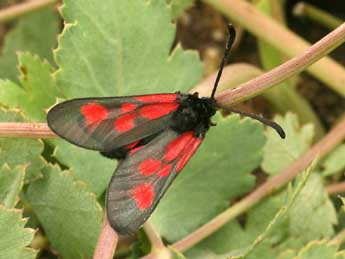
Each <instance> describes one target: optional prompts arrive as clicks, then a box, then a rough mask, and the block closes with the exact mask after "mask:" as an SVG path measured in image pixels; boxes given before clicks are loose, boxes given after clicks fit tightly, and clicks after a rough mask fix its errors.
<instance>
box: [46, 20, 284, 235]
mask: <svg viewBox="0 0 345 259" xmlns="http://www.w3.org/2000/svg"><path fill="white" fill-rule="evenodd" d="M235 35H236V32H235V30H234V28H233V27H232V26H231V25H229V39H228V42H227V45H226V47H225V51H224V56H223V59H222V62H221V64H220V68H219V71H218V74H217V78H216V81H215V84H214V87H213V90H212V94H211V96H210V97H202V98H200V97H199V96H198V93H194V94H183V93H180V92H176V93H163V94H161V93H159V94H149V95H137V96H124V97H91V98H80V99H72V100H67V101H65V102H62V103H59V104H57V105H56V106H54V107H53V108H51V109H50V111H49V112H48V115H47V121H48V125H49V127H50V128H51V130H52V131H54V132H55V133H56V134H57V135H59V136H60V137H61V138H63V139H65V140H67V141H69V142H71V143H73V144H75V145H77V146H80V147H83V148H87V149H91V150H96V151H99V152H100V153H101V154H102V155H103V156H106V157H108V158H112V159H118V160H119V163H118V166H117V168H116V170H115V172H114V174H113V176H112V178H111V181H110V184H109V187H108V190H107V195H106V211H107V217H108V221H109V223H110V225H111V226H112V228H114V230H116V231H117V232H118V233H120V234H129V233H133V232H135V231H136V230H137V229H138V228H139V227H140V226H141V225H142V224H143V223H144V222H145V221H146V220H147V219H148V217H149V216H150V215H151V213H152V212H153V210H154V209H155V207H156V206H157V205H158V203H159V201H160V199H161V198H162V196H163V195H164V194H165V192H166V191H167V189H168V187H169V186H170V185H171V183H172V182H173V180H174V179H175V177H176V176H177V175H178V174H179V173H180V172H181V171H182V169H183V168H184V166H185V165H186V163H187V162H188V161H189V159H190V158H191V157H192V156H193V154H194V153H195V152H196V150H197V149H198V147H199V146H200V144H201V143H202V141H203V139H204V138H205V135H206V133H207V131H208V130H209V128H210V126H213V125H214V124H213V123H212V121H211V117H212V116H213V115H214V114H215V113H216V111H217V110H219V109H225V110H226V111H230V112H237V113H240V114H242V115H245V116H249V117H251V118H254V119H257V120H259V121H261V122H262V123H264V124H266V125H268V126H271V127H273V128H274V129H275V130H276V131H277V132H278V134H279V135H280V136H281V137H282V138H284V137H285V133H284V131H283V129H282V128H281V127H280V126H279V125H278V124H276V123H275V122H273V121H269V120H267V119H264V118H262V117H259V116H257V115H254V114H250V113H245V112H241V111H236V110H233V109H229V108H221V107H220V106H219V105H218V104H217V102H216V100H215V98H214V96H215V93H216V89H217V86H218V82H219V79H220V77H221V74H222V71H223V67H224V64H225V63H226V61H227V58H228V55H229V52H230V49H231V46H232V45H233V42H234V39H235ZM90 163H92V161H90Z"/></svg>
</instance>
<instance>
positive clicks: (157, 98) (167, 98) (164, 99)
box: [133, 94, 177, 103]
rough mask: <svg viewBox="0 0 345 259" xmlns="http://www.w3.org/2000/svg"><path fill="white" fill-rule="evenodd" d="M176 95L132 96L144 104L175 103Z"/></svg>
mask: <svg viewBox="0 0 345 259" xmlns="http://www.w3.org/2000/svg"><path fill="white" fill-rule="evenodd" d="M176 97H177V95H176V94H152V95H142V96H134V97H133V98H134V99H136V100H137V101H139V102H144V103H169V102H174V101H176Z"/></svg>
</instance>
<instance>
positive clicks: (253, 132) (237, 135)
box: [151, 115, 265, 241]
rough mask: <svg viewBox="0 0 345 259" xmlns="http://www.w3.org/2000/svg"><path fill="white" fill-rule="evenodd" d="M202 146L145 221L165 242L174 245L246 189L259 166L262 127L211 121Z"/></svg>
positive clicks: (217, 118)
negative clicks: (215, 123)
mask: <svg viewBox="0 0 345 259" xmlns="http://www.w3.org/2000/svg"><path fill="white" fill-rule="evenodd" d="M214 121H216V122H217V126H216V127H213V128H212V129H210V131H209V132H208V134H207V136H206V138H205V140H204V143H202V145H201V147H200V149H199V150H198V151H197V153H196V154H195V155H194V156H193V157H192V159H191V161H190V162H189V163H188V164H187V166H186V168H185V169H184V170H183V172H182V173H181V175H180V176H179V177H178V178H177V179H176V180H175V181H174V183H173V184H172V186H171V188H170V189H169V190H168V192H167V194H166V196H164V198H163V199H162V201H161V203H160V204H159V206H158V208H157V209H156V211H155V212H154V214H153V216H152V217H151V223H153V224H154V225H155V228H156V229H157V231H158V232H160V233H161V234H162V235H163V236H164V237H165V238H167V239H168V240H169V241H176V240H178V239H180V238H181V237H183V236H185V235H187V234H188V233H190V232H191V231H193V230H195V229H196V228H197V227H199V226H201V225H202V224H204V223H206V222H207V221H208V220H210V219H211V218H213V217H214V216H216V215H217V214H218V213H220V212H221V211H223V210H224V209H226V208H228V206H229V200H230V199H232V198H235V197H238V196H240V195H243V194H244V193H246V192H248V191H249V190H251V188H252V187H253V186H254V177H253V176H252V175H251V174H250V173H251V172H252V171H253V170H254V169H255V168H256V167H257V166H258V165H259V163H260V160H261V155H262V154H261V149H262V146H263V145H264V141H265V140H264V136H263V134H262V129H263V128H262V126H261V125H260V124H259V123H257V122H254V121H252V120H249V119H244V120H240V119H239V117H238V116H237V115H236V116H230V117H228V118H221V116H220V115H216V116H215V117H214Z"/></svg>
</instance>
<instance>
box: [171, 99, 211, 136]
mask: <svg viewBox="0 0 345 259" xmlns="http://www.w3.org/2000/svg"><path fill="white" fill-rule="evenodd" d="M178 102H179V104H180V106H179V108H178V109H177V110H176V111H175V112H174V115H173V122H172V125H171V128H172V129H174V130H176V131H177V132H179V133H182V132H186V131H190V130H192V131H194V132H195V135H197V136H201V137H203V136H204V134H205V133H206V131H207V130H208V128H209V126H210V122H211V120H210V118H211V117H212V116H213V115H214V114H215V113H216V102H215V101H214V100H213V99H211V98H199V97H198V96H197V95H196V94H194V95H182V94H181V95H180V96H179V99H178Z"/></svg>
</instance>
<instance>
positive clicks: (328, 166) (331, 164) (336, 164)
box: [321, 144, 345, 176]
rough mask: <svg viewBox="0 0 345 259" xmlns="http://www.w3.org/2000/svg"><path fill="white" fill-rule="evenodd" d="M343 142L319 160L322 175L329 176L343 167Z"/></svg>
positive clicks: (344, 164)
mask: <svg viewBox="0 0 345 259" xmlns="http://www.w3.org/2000/svg"><path fill="white" fill-rule="evenodd" d="M344 157H345V144H342V145H340V146H339V147H337V148H336V149H334V150H333V151H332V152H331V153H330V154H328V156H327V157H326V158H325V159H324V160H323V161H322V162H321V167H322V168H323V171H322V175H323V176H330V175H334V174H337V173H339V172H341V171H342V170H344V169H345V159H344Z"/></svg>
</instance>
